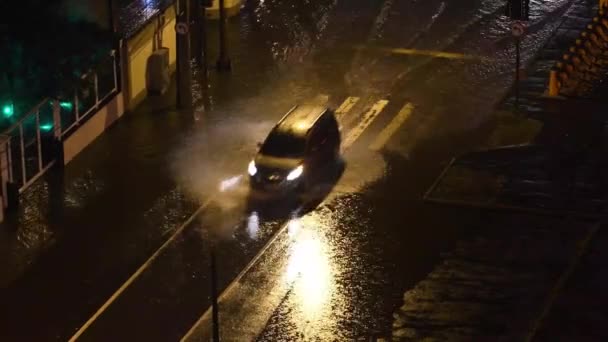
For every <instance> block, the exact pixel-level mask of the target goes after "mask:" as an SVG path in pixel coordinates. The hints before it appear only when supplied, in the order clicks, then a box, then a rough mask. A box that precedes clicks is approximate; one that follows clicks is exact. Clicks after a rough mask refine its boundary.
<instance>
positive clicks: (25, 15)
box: [0, 0, 113, 102]
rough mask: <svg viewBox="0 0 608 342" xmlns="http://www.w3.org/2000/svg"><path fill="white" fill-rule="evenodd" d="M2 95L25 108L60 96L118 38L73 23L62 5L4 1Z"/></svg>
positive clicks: (53, 0) (48, 0)
mask: <svg viewBox="0 0 608 342" xmlns="http://www.w3.org/2000/svg"><path fill="white" fill-rule="evenodd" d="M0 3H1V4H0V11H1V13H3V14H4V18H3V20H2V23H1V24H0V25H2V26H1V27H2V29H1V30H0V51H1V52H2V53H0V79H1V81H2V83H3V84H2V86H0V94H4V96H7V95H6V94H7V93H8V94H9V96H10V97H11V98H13V99H14V100H17V101H19V102H30V101H37V100H40V99H41V98H43V97H45V96H52V97H55V96H58V95H59V94H60V93H61V92H64V91H69V89H73V87H74V86H75V85H76V83H77V82H78V81H79V79H80V76H81V75H82V74H83V73H85V72H86V71H87V70H88V69H90V68H91V67H93V66H94V65H95V63H96V61H97V59H98V58H99V57H100V56H101V55H103V54H106V53H108V52H109V49H110V47H111V44H112V41H113V39H112V35H111V33H110V32H109V31H107V30H104V29H102V28H101V27H99V26H98V25H97V24H95V23H91V22H87V21H84V20H79V19H77V18H69V17H68V16H67V15H66V14H65V13H64V11H62V6H61V5H62V1H61V0H18V1H13V0H11V1H0Z"/></svg>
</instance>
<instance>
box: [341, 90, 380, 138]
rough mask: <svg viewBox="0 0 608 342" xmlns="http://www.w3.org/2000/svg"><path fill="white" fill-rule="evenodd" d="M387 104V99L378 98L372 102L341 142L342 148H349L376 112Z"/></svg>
mask: <svg viewBox="0 0 608 342" xmlns="http://www.w3.org/2000/svg"><path fill="white" fill-rule="evenodd" d="M387 104H388V101H387V100H380V101H378V102H376V103H374V105H373V106H372V107H371V108H370V109H369V110H368V111H367V112H366V113H365V114H363V119H362V120H361V121H360V122H359V124H358V125H357V126H355V128H353V129H352V130H351V131H350V134H349V135H348V136H347V137H346V139H344V142H343V143H342V146H343V148H344V149H346V148H349V147H350V146H351V145H352V144H353V143H354V142H355V140H357V139H358V138H359V136H361V134H363V131H365V129H367V127H369V125H370V124H371V123H372V122H373V121H374V119H376V117H378V114H380V112H382V109H384V107H385V106H386V105H387Z"/></svg>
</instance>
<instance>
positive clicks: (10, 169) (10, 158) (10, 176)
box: [6, 135, 15, 183]
mask: <svg viewBox="0 0 608 342" xmlns="http://www.w3.org/2000/svg"><path fill="white" fill-rule="evenodd" d="M11 140H13V137H11V136H10V135H9V138H8V143H7V144H6V148H8V151H7V152H6V153H7V154H8V180H9V182H11V183H13V182H15V177H14V176H13V146H12V144H11Z"/></svg>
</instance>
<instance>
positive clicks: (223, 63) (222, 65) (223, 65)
mask: <svg viewBox="0 0 608 342" xmlns="http://www.w3.org/2000/svg"><path fill="white" fill-rule="evenodd" d="M219 12H220V18H219V22H220V56H219V58H218V60H217V69H218V70H220V71H229V70H230V69H231V65H230V64H231V63H230V58H229V57H228V46H227V43H226V7H225V4H224V0H219Z"/></svg>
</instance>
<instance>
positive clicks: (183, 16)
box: [175, 0, 192, 109]
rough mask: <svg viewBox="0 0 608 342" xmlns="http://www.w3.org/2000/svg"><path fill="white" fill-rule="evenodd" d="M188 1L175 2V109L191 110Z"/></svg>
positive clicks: (179, 0)
mask: <svg viewBox="0 0 608 342" xmlns="http://www.w3.org/2000/svg"><path fill="white" fill-rule="evenodd" d="M189 7H190V6H189V0H178V1H177V15H176V17H177V20H176V22H177V24H176V25H175V35H176V37H175V44H176V54H177V56H176V57H177V75H176V78H177V108H178V109H191V108H192V70H191V69H190V13H189V12H190V11H189V10H190V8H189Z"/></svg>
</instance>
